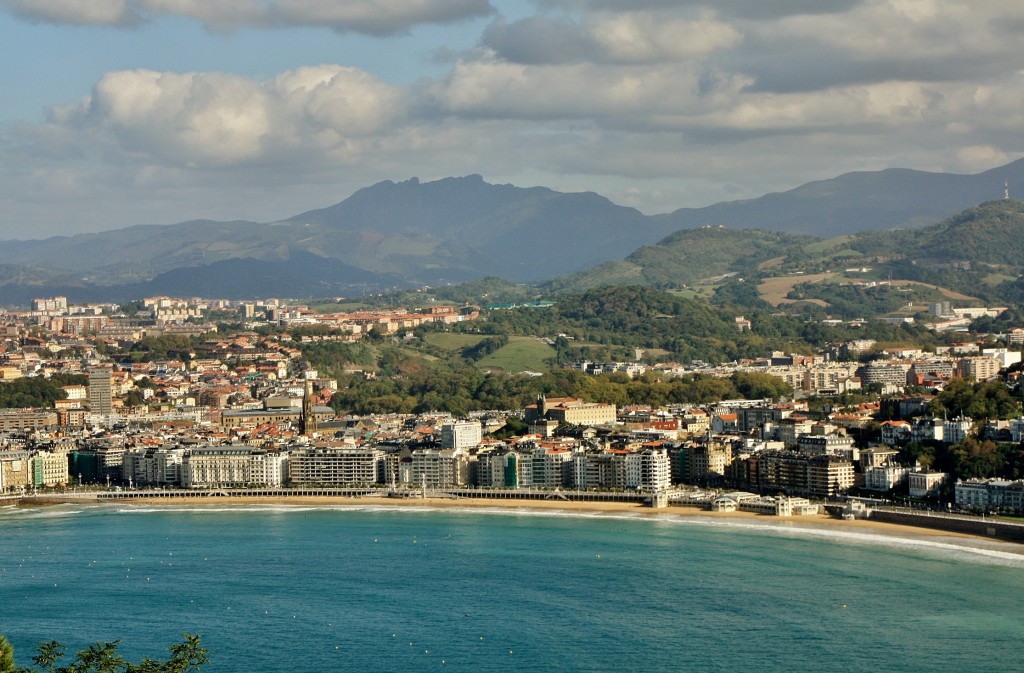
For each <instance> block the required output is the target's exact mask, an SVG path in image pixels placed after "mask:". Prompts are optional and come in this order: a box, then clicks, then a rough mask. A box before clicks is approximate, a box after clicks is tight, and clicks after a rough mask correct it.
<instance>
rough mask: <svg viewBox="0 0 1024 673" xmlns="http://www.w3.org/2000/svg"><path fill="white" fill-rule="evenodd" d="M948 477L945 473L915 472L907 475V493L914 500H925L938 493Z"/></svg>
mask: <svg viewBox="0 0 1024 673" xmlns="http://www.w3.org/2000/svg"><path fill="white" fill-rule="evenodd" d="M946 477H947V475H946V473H945V472H932V471H929V470H915V471H913V472H910V473H909V474H907V491H908V492H909V493H910V497H912V498H923V497H925V496H928V495H931V494H933V493H936V492H937V491H938V490H939V486H941V485H942V484H943V482H945V481H946Z"/></svg>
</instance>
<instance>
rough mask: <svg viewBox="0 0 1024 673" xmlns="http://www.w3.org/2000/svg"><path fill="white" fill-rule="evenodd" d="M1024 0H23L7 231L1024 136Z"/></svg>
mask: <svg viewBox="0 0 1024 673" xmlns="http://www.w3.org/2000/svg"><path fill="white" fill-rule="evenodd" d="M1022 29H1024V4H1022V3H1016V2H1009V1H1008V0H975V1H973V2H971V3H964V2H962V1H961V0H775V1H773V2H764V1H763V0H717V1H716V2H710V1H707V0H677V1H671V0H542V1H538V2H525V1H522V2H513V1H510V0H509V1H503V2H499V1H493V0H491V1H489V0H345V1H344V2H342V1H340V0H0V59H2V63H3V64H4V65H3V66H2V67H0V90H2V91H3V101H4V104H3V105H2V106H0V238H37V237H42V236H49V235H56V234H67V233H76V232H82V231H97V230H103V229H111V228H118V227H123V226H129V225H132V224H148V223H170V222H177V221H183V220H187V219H193V218H212V219H252V220H258V221H272V220H275V219H280V218H284V217H288V216H290V215H293V214H296V213H298V212H301V211H302V210H306V209H311V208H317V207H323V206H326V205H329V204H331V203H335V202H337V201H340V200H342V199H343V198H345V197H346V196H348V195H349V194H351V193H352V192H353V191H355V190H356V189H359V188H360V187H363V186H367V185H369V184H372V183H374V182H377V181H380V180H385V179H391V180H404V179H407V178H409V177H414V176H416V177H419V178H421V179H424V180H430V179H436V178H441V177H445V176H449V175H467V174H470V173H479V174H482V175H483V176H484V178H485V179H486V180H488V181H490V182H495V183H505V182H508V183H512V184H517V185H520V186H532V185H537V184H541V185H545V186H549V187H552V188H554V189H559V190H564V191H581V190H590V191H596V192H598V193H601V194H603V195H605V196H607V197H609V198H610V199H612V200H613V201H615V202H617V203H621V204H623V205H630V206H634V207H637V208H640V209H641V210H643V211H644V212H648V213H655V212H667V211H670V210H673V209H675V208H678V207H683V206H700V205H706V204H709V203H713V202H716V201H721V200H729V199H734V198H748V197H754V196H758V195H760V194H763V193H766V192H769V191H777V190H784V189H789V188H792V187H795V186H797V185H799V184H802V183H804V182H807V181H809V180H814V179H821V178H827V177H832V176H834V175H838V174H840V173H843V172H847V171H851V170H878V169H882V168H888V167H909V168H919V169H922V170H936V171H950V172H961V173H971V172H977V171H980V170H985V169H988V168H992V167H994V166H998V165H1000V164H1003V163H1006V162H1008V161H1012V160H1014V159H1017V158H1019V157H1020V156H1021V155H1022V154H1024V116H1022V115H1021V113H1020V110H1022V109H1024V86H1022V84H1024V82H1022V77H1024V75H1022V73H1024V57H1022V55H1021V53H1020V49H1019V36H1020V35H1021V34H1022V32H1024V31H1022Z"/></svg>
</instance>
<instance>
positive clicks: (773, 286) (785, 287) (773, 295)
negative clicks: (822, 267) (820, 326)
mask: <svg viewBox="0 0 1024 673" xmlns="http://www.w3.org/2000/svg"><path fill="white" fill-rule="evenodd" d="M835 275H836V274H834V273H807V274H802V275H799V276H776V277H774V278H768V279H766V280H765V281H764V282H763V283H761V284H760V285H758V286H757V291H758V293H759V294H760V295H761V298H762V299H764V300H765V301H766V302H768V303H769V304H771V305H772V306H779V305H780V304H792V303H794V302H795V301H796V300H794V299H789V298H787V297H786V295H787V294H789V292H790V290H792V289H793V288H794V287H795V286H797V285H799V284H800V283H818V282H821V281H823V280H826V279H828V278H831V277H833V276H835ZM804 301H809V302H811V303H814V304H818V305H819V306H828V304H827V303H826V302H824V301H822V300H820V299H806V300H804Z"/></svg>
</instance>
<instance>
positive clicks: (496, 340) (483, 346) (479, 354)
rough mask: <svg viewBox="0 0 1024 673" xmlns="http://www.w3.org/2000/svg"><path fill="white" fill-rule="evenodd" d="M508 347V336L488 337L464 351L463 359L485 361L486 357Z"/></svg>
mask: <svg viewBox="0 0 1024 673" xmlns="http://www.w3.org/2000/svg"><path fill="white" fill-rule="evenodd" d="M507 345H508V335H507V334H500V335H498V336H492V337H487V338H485V339H481V340H480V341H478V342H476V343H475V344H473V345H472V346H469V347H468V348H464V349H463V350H462V357H464V358H466V359H467V360H483V359H484V358H485V357H487V356H488V355H490V354H491V353H493V352H495V351H496V350H498V349H499V348H504V347H505V346H507Z"/></svg>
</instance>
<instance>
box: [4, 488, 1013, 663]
mask: <svg viewBox="0 0 1024 673" xmlns="http://www.w3.org/2000/svg"><path fill="white" fill-rule="evenodd" d="M1018 551H1019V549H1018V548H1017V547H1015V546H1013V545H1009V544H1001V543H992V542H988V541H983V540H981V541H969V540H965V539H952V538H950V539H946V538H935V537H929V538H925V537H913V536H909V537H905V538H901V537H893V536H883V535H877V534H872V533H867V532H864V531H863V530H862V529H857V531H854V530H850V531H846V530H842V529H838V528H835V529H806V528H797V527H786V526H779V525H763V524H761V523H759V522H751V521H748V520H735V521H726V522H723V521H722V520H718V519H710V518H701V517H679V516H665V517H655V518H651V517H636V516H628V515H622V516H620V515H609V514H590V515H586V514H579V513H572V514H570V513H557V512H555V513H552V512H518V511H487V512H481V511H478V510H474V511H468V510H467V511H462V510H450V509H445V510H431V509H427V508H424V509H415V508H387V507H368V508H359V507H335V508H330V507H328V508H307V507H300V506H276V505H267V506H221V507H214V506H181V507H178V506H160V507H146V506H141V505H139V506H130V505H99V506H90V507H80V506H69V505H60V506H52V507H43V508H36V509H30V508H4V509H0V633H5V634H6V635H7V636H8V638H9V639H10V640H11V642H12V643H13V644H14V645H15V648H16V658H17V660H18V662H19V663H21V664H22V665H25V664H28V663H29V662H30V657H31V654H32V650H33V647H34V646H35V644H36V642H37V641H39V640H49V639H56V640H60V641H62V642H64V643H65V644H66V645H68V647H69V649H78V648H81V647H83V646H85V645H86V644H88V643H90V642H96V641H103V640H113V639H118V638H120V639H122V640H123V641H124V642H123V651H124V652H125V653H126V654H127V655H128V656H129V657H130V658H132V659H138V658H141V657H142V656H154V657H155V656H160V655H161V654H162V653H163V648H165V647H166V646H167V645H168V644H169V643H170V642H172V641H174V640H175V639H177V638H178V637H179V636H180V634H181V633H182V632H190V633H196V632H198V633H201V634H202V636H203V642H204V644H205V645H206V646H207V647H208V648H209V650H210V656H211V663H210V664H209V665H208V666H206V667H205V668H204V671H208V672H209V673H233V672H243V671H246V672H248V671H266V672H268V673H276V672H278V671H282V672H283V671H289V672H303V671H310V672H312V671H452V672H462V671H465V672H473V673H487V672H489V671H513V670H514V671H566V672H582V671H588V672H589V671H609V672H611V671H664V670H699V671H737V670H741V671H752V670H758V671H794V670H804V671H826V670H827V671H850V672H860V671H865V672H866V671H958V670H967V669H969V668H973V667H976V666H977V664H978V662H979V660H981V659H984V661H985V665H986V667H989V666H995V667H1000V668H1003V669H1005V670H1015V669H1016V667H1017V665H1018V662H1019V661H1020V660H1021V659H1022V658H1024V620H1022V619H1021V618H1020V615H1021V614H1022V609H1024V591H1022V590H1024V572H1022V568H1024V557H1022V556H1021V555H1020V554H1019V553H1018Z"/></svg>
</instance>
